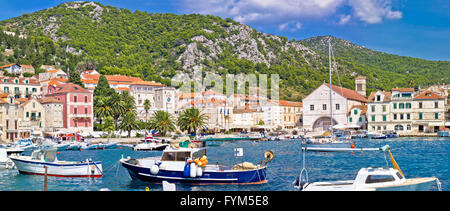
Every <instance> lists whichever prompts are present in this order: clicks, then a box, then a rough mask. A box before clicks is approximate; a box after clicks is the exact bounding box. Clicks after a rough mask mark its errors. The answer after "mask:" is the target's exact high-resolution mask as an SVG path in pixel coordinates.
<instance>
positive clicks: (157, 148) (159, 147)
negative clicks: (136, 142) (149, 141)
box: [133, 144, 169, 151]
mask: <svg viewBox="0 0 450 211" xmlns="http://www.w3.org/2000/svg"><path fill="white" fill-rule="evenodd" d="M168 146H169V144H161V145H156V146H143V147H141V146H136V147H134V148H133V150H134V151H162V150H164V149H166V147H168Z"/></svg>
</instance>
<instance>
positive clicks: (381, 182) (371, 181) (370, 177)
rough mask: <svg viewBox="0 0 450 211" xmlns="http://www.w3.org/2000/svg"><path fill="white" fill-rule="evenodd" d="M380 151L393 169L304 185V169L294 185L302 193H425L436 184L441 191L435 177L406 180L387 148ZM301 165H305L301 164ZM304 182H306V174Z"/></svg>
mask: <svg viewBox="0 0 450 211" xmlns="http://www.w3.org/2000/svg"><path fill="white" fill-rule="evenodd" d="M380 149H381V150H383V151H385V152H386V151H387V152H388V153H389V157H390V159H391V162H392V165H393V167H394V168H372V167H369V168H362V169H360V170H359V172H358V174H357V175H356V178H355V179H354V180H339V181H325V182H313V183H308V181H306V183H305V184H302V173H303V172H304V171H305V168H303V169H302V171H301V173H300V177H299V178H297V180H296V181H295V182H294V185H295V187H296V188H298V189H301V190H303V191H427V190H430V189H431V185H432V184H433V183H435V182H436V183H437V187H438V190H441V183H440V182H439V179H438V178H436V177H420V178H412V179H406V178H405V176H404V174H403V172H402V171H401V170H400V167H399V166H398V164H397V163H396V162H395V160H394V157H393V156H392V154H391V152H390V150H389V146H388V145H386V146H384V147H382V148H380ZM303 156H304V155H303ZM303 159H305V157H303ZM303 162H304V161H303ZM386 162H387V161H386ZM303 165H305V164H304V163H303ZM306 180H308V177H307V172H306Z"/></svg>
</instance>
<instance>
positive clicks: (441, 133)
mask: <svg viewBox="0 0 450 211" xmlns="http://www.w3.org/2000/svg"><path fill="white" fill-rule="evenodd" d="M437 136H438V137H450V132H447V131H439V132H438V133H437Z"/></svg>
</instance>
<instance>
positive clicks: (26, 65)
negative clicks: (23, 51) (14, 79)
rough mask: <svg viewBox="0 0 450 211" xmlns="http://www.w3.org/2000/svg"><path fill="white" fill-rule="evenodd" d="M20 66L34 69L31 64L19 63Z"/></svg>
mask: <svg viewBox="0 0 450 211" xmlns="http://www.w3.org/2000/svg"><path fill="white" fill-rule="evenodd" d="M20 66H21V67H22V68H33V69H34V67H33V65H28V64H21V65H20Z"/></svg>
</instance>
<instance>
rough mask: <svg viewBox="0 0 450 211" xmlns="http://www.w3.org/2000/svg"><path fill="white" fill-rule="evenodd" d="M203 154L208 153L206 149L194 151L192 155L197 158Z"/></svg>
mask: <svg viewBox="0 0 450 211" xmlns="http://www.w3.org/2000/svg"><path fill="white" fill-rule="evenodd" d="M203 155H206V149H202V150H198V151H197V152H194V154H193V155H192V157H193V158H194V159H195V158H201V157H203Z"/></svg>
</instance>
